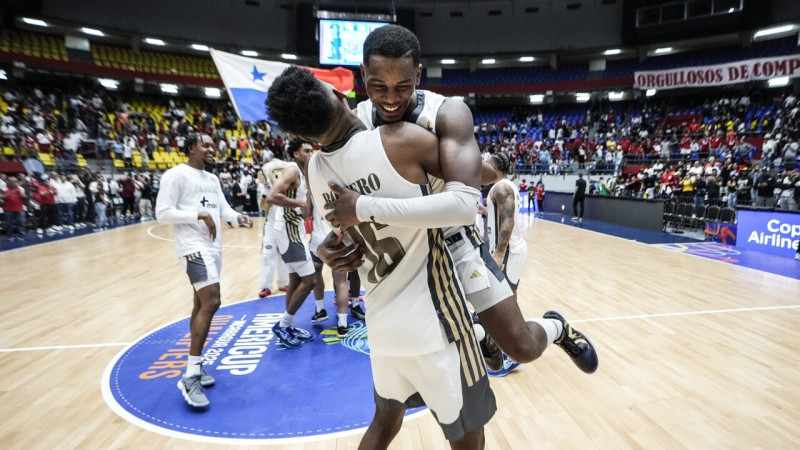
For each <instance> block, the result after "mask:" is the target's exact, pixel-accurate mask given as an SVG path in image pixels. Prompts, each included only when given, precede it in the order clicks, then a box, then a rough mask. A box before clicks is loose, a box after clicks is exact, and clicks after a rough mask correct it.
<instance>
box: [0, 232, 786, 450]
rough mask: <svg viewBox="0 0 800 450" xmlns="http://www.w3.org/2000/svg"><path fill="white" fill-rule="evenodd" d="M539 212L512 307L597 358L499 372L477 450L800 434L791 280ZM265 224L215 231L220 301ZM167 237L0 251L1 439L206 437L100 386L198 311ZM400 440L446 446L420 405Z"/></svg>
mask: <svg viewBox="0 0 800 450" xmlns="http://www.w3.org/2000/svg"><path fill="white" fill-rule="evenodd" d="M531 220H532V221H531V224H530V226H529V227H528V230H527V240H528V243H529V246H530V249H529V253H528V262H527V265H526V270H525V273H524V274H523V277H522V282H521V287H520V291H519V294H520V295H519V298H520V300H519V302H520V305H521V308H522V311H523V313H524V314H525V315H526V316H540V315H541V314H542V313H543V312H544V311H546V310H547V309H556V310H558V311H560V312H561V313H562V314H563V315H564V316H565V317H567V319H569V320H571V322H572V323H573V324H574V325H575V327H576V328H578V329H580V330H581V331H583V332H584V333H586V334H587V335H588V336H589V337H590V338H591V339H592V340H593V342H594V343H595V345H596V347H597V349H598V353H599V355H600V368H599V370H598V372H597V373H596V374H594V375H585V374H583V373H582V372H580V371H579V370H578V369H577V368H575V367H574V366H573V364H572V363H571V361H570V360H569V358H568V357H567V356H566V355H565V354H564V353H563V352H562V351H561V350H560V349H559V348H557V347H554V346H552V347H550V348H548V350H547V351H546V352H545V354H544V356H542V358H540V359H539V360H537V361H536V362H534V363H532V364H528V365H526V366H523V367H521V368H519V369H517V370H516V371H515V372H513V373H511V374H510V375H509V376H507V377H505V378H500V379H493V380H492V387H493V388H494V390H495V393H496V395H497V397H498V412H497V414H496V415H495V418H494V419H493V420H492V421H491V422H490V424H489V425H488V426H487V428H486V444H487V445H486V448H489V449H529V448H559V449H561V448H581V449H586V448H602V449H611V448H647V449H651V448H670V449H674V448H709V449H710V448H715V449H716V448H754V447H759V448H797V447H798V446H800V408H798V406H797V405H800V389H799V388H798V387H797V385H796V382H797V380H798V379H800V352H799V351H798V350H799V349H800V344H798V341H800V281H797V280H792V279H789V278H785V277H780V276H776V275H771V274H768V273H764V272H759V271H755V270H752V269H747V268H743V267H738V266H734V265H729V264H724V263H719V262H716V261H712V260H708V259H703V258H697V257H692V256H688V255H684V254H678V253H672V252H668V251H664V250H662V249H659V248H655V247H652V246H647V245H643V244H640V243H636V242H633V241H628V240H624V239H619V238H615V237H611V236H606V235H601V234H597V233H594V232H589V231H585V230H581V229H578V228H576V227H572V226H563V225H560V224H557V223H554V222H549V221H544V220H533V219H531ZM261 221H262V219H257V220H256V224H255V226H254V227H253V229H252V230H251V229H243V228H237V229H227V228H225V229H224V230H222V232H223V242H224V243H225V248H224V256H223V274H222V298H223V304H230V303H234V302H238V301H242V300H247V299H252V298H255V297H256V293H257V292H258V286H257V276H258V270H259V269H258V264H259V262H258V261H259V248H260V242H261V241H260V224H261V223H262V222H261ZM148 231H149V232H148ZM171 235H172V233H171V230H170V228H169V227H168V226H159V225H157V224H155V223H152V222H151V223H145V224H141V225H133V226H128V227H124V228H117V229H114V230H111V231H108V232H103V233H94V234H90V235H86V236H83V237H79V238H74V239H66V240H61V241H57V242H53V243H49V244H44V245H38V246H33V247H27V248H22V249H18V250H12V251H6V252H2V253H0V289H1V290H0V292H2V305H3V314H2V317H0V405H2V406H0V423H2V425H1V426H0V447H3V448H9V449H17V448H20V449H22V448H24V449H31V448H36V449H39V448H42V449H52V448H89V449H106V448H197V447H203V446H204V445H203V444H202V443H198V442H192V441H186V440H181V439H177V438H170V437H166V436H163V435H160V434H156V433H154V432H151V431H147V430H144V429H142V428H139V427H138V426H136V425H133V424H131V423H128V422H127V421H125V420H124V419H122V418H121V417H119V416H118V415H117V414H115V413H114V412H113V411H112V410H111V409H110V408H109V407H108V406H107V405H106V403H105V401H104V400H103V398H102V395H101V389H100V386H101V378H102V376H103V371H104V369H105V368H106V366H107V365H108V364H109V362H110V361H111V360H112V358H113V357H114V355H116V354H117V353H118V352H119V351H120V350H121V349H122V348H123V347H124V346H126V345H128V344H129V343H131V342H134V341H136V340H137V339H138V338H140V337H141V336H143V335H144V334H146V333H149V332H150V331H152V330H154V329H156V328H158V327H161V326H162V325H165V324H168V323H171V322H173V321H175V320H178V319H181V318H183V317H186V316H188V315H189V313H190V310H191V307H190V298H191V287H190V285H189V283H188V281H187V278H186V275H185V274H183V273H182V272H181V270H180V268H179V266H178V263H177V262H176V260H175V257H174V254H173V245H172V242H170V241H169V239H170V237H171ZM798 267H799V269H798V270H800V263H798ZM216 395H220V393H217V394H216ZM164 401H175V402H183V400H182V399H181V398H180V396H179V395H178V392H175V397H174V398H171V399H165V400H164ZM212 401H213V400H212ZM359 440H360V435H354V436H349V437H344V438H337V439H327V440H320V441H317V442H312V443H306V444H298V445H277V446H273V447H271V448H303V449H312V448H313V449H319V450H323V449H344V448H356V447H357V445H358V442H359ZM205 446H207V447H220V446H219V445H211V444H208V445H205ZM393 448H395V449H445V448H449V446H448V445H447V442H446V441H445V440H444V437H443V436H442V434H441V431H440V429H439V427H438V425H437V424H436V422H435V420H434V419H433V417H432V416H431V415H430V414H428V415H425V416H424V417H422V418H420V419H417V420H412V421H408V422H407V423H406V424H404V426H403V429H402V431H401V433H400V434H399V436H398V437H397V439H396V440H395V442H394V445H393Z"/></svg>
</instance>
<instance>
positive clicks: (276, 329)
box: [267, 138, 314, 348]
mask: <svg viewBox="0 0 800 450" xmlns="http://www.w3.org/2000/svg"><path fill="white" fill-rule="evenodd" d="M312 149H313V147H312V146H311V144H309V143H308V142H305V141H303V140H301V139H299V138H295V139H292V140H291V141H290V142H289V146H288V153H289V154H290V155H292V157H294V161H295V162H294V163H290V164H289V165H288V166H286V168H285V169H284V170H283V173H281V176H280V177H279V178H278V180H277V181H276V182H275V184H274V185H273V186H272V188H271V189H270V190H269V193H268V194H267V203H269V204H270V205H272V206H273V207H276V208H277V211H276V212H275V223H274V226H273V229H274V232H273V235H274V236H275V244H276V248H277V249H278V253H279V254H280V256H281V258H282V259H283V262H284V264H286V268H287V269H288V271H289V288H288V289H287V290H286V311H284V313H283V316H282V317H281V320H280V322H278V323H276V324H275V326H273V327H272V332H273V333H275V336H277V337H278V339H279V340H280V341H281V343H282V344H283V346H284V347H286V348H298V347H300V346H301V345H303V343H304V342H308V341H311V340H313V339H314V336H313V335H312V334H311V333H309V332H308V331H307V330H304V329H302V328H297V327H295V326H294V315H295V313H297V310H298V309H300V307H301V306H303V302H305V300H306V297H308V294H309V293H310V292H311V290H312V289H313V288H314V263H313V262H311V252H310V251H309V249H308V240H307V239H306V227H305V223H304V217H307V216H309V215H310V214H309V204H308V199H307V196H306V191H307V189H306V177H305V175H304V174H303V171H304V170H305V168H306V164H307V163H308V159H309V158H311V151H312Z"/></svg>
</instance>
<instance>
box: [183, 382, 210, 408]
mask: <svg viewBox="0 0 800 450" xmlns="http://www.w3.org/2000/svg"><path fill="white" fill-rule="evenodd" d="M178 389H180V390H181V393H182V394H183V398H184V400H186V403H188V404H190V405H192V406H194V407H195V408H204V407H206V406H208V397H206V391H205V389H203V385H202V384H200V376H199V375H198V376H193V377H182V378H181V379H180V380H178Z"/></svg>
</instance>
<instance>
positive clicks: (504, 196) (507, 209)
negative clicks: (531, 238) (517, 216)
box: [489, 184, 516, 268]
mask: <svg viewBox="0 0 800 450" xmlns="http://www.w3.org/2000/svg"><path fill="white" fill-rule="evenodd" d="M489 200H491V201H493V202H494V203H495V205H497V206H496V210H497V216H498V218H499V223H498V224H497V233H496V234H497V245H496V246H495V250H494V254H493V255H492V257H493V258H494V260H495V262H496V263H497V265H498V266H499V267H501V268H502V267H503V259H504V258H505V256H506V252H507V251H508V242H509V240H510V239H511V232H512V231H514V213H515V212H516V205H515V204H514V203H515V201H514V200H515V198H514V191H513V190H512V189H511V187H510V186H507V185H505V184H504V185H501V186H498V187H497V188H496V189H495V190H494V191H493V192H492V196H491V198H490V199H489Z"/></svg>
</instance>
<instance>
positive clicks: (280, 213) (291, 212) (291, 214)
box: [270, 162, 308, 230]
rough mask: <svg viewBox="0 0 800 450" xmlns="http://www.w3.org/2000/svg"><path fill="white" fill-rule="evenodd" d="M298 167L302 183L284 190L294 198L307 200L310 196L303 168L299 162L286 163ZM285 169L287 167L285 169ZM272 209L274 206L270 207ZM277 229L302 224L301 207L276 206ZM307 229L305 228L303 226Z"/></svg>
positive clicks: (288, 165)
mask: <svg viewBox="0 0 800 450" xmlns="http://www.w3.org/2000/svg"><path fill="white" fill-rule="evenodd" d="M292 166H294V167H296V168H297V172H298V173H299V174H300V183H299V184H298V185H297V187H296V188H294V189H288V190H287V191H286V192H284V195H286V196H287V197H289V198H293V199H295V200H300V201H303V202H304V201H306V198H307V196H308V193H307V189H306V177H305V175H303V170H302V169H300V166H298V165H297V163H294V162H291V163H288V164H287V165H286V168H289V167H292ZM284 170H285V169H284ZM270 209H272V208H270ZM275 210H276V211H275V229H276V230H281V229H283V228H284V227H285V226H286V225H287V224H289V225H295V226H297V225H300V223H301V222H302V221H303V212H302V210H300V208H284V207H282V206H279V207H276V208H275ZM303 229H305V228H303Z"/></svg>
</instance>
